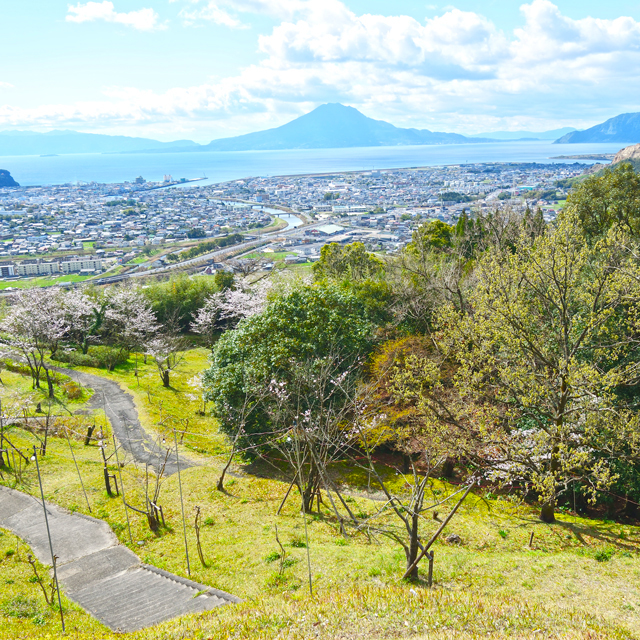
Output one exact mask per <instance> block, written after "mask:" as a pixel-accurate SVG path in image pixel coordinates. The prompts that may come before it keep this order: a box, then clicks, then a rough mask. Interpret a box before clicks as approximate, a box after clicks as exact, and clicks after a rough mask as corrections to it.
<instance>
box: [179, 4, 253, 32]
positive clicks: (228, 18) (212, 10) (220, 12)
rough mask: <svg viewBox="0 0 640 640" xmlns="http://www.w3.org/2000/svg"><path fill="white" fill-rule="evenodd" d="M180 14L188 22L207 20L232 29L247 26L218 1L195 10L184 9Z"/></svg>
mask: <svg viewBox="0 0 640 640" xmlns="http://www.w3.org/2000/svg"><path fill="white" fill-rule="evenodd" d="M180 15H181V16H182V18H183V19H184V21H185V22H186V23H187V24H194V23H197V22H201V21H203V20H205V21H208V22H213V23H215V24H219V25H222V26H224V27H230V28H231V29H243V28H246V25H244V24H243V23H242V22H241V21H240V20H239V19H238V18H236V17H234V16H232V15H231V14H230V13H229V12H228V11H226V10H225V9H222V8H221V7H220V6H219V5H218V3H216V2H209V3H208V4H207V5H206V6H205V7H203V8H201V9H197V10H194V11H187V10H186V9H183V10H182V11H181V12H180Z"/></svg>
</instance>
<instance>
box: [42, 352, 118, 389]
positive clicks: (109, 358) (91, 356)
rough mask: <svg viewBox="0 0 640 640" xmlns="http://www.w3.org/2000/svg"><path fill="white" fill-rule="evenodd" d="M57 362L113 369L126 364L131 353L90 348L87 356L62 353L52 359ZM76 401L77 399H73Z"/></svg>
mask: <svg viewBox="0 0 640 640" xmlns="http://www.w3.org/2000/svg"><path fill="white" fill-rule="evenodd" d="M52 359H53V360H56V361H57V362H65V363H68V364H70V365H73V366H75V367H95V368H96V369H108V370H109V371H113V369H114V368H115V367H116V366H118V365H119V364H125V363H126V362H127V360H128V359H129V352H128V351H127V350H126V349H121V348H119V347H102V346H96V347H89V352H88V353H87V354H84V353H82V352H81V351H60V352H59V353H56V354H55V356H54V357H53V358H52ZM69 399H70V400H75V399H77V398H71V397H70V396H69Z"/></svg>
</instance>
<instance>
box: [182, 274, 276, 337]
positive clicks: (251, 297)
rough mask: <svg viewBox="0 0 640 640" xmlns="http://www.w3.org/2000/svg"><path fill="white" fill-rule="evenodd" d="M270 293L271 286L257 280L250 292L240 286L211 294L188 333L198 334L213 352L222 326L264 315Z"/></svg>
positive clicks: (268, 282)
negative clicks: (190, 331) (260, 314)
mask: <svg viewBox="0 0 640 640" xmlns="http://www.w3.org/2000/svg"><path fill="white" fill-rule="evenodd" d="M270 289H271V282H270V281H267V280H261V281H260V282H259V283H258V284H256V285H255V286H253V287H251V288H250V287H249V286H248V285H246V284H244V283H241V284H240V285H239V287H238V288H236V289H225V290H224V291H219V292H218V293H214V294H213V295H211V296H209V297H208V298H207V300H206V302H205V304H204V306H203V307H202V308H201V309H200V310H199V311H198V314H197V316H196V319H195V322H194V323H193V324H192V325H191V330H192V331H195V332H196V333H199V334H200V335H201V336H202V337H203V339H204V340H205V343H206V344H207V346H208V347H210V348H213V345H214V343H215V339H216V336H217V335H218V333H219V332H220V329H221V327H222V326H224V325H227V326H229V325H231V326H235V325H236V324H237V323H238V322H240V320H243V319H244V318H250V317H251V316H254V315H257V314H259V313H262V312H263V311H264V309H265V307H266V305H267V296H268V293H269V290H270Z"/></svg>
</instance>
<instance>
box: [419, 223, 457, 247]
mask: <svg viewBox="0 0 640 640" xmlns="http://www.w3.org/2000/svg"><path fill="white" fill-rule="evenodd" d="M453 234H454V228H453V227H451V226H449V225H448V224H447V223H446V222H442V221H441V220H432V221H431V222H427V223H426V224H421V225H420V226H419V227H418V228H417V229H416V230H415V231H414V232H413V234H412V235H411V242H410V244H409V250H414V251H423V252H424V251H425V250H426V249H427V248H429V249H446V248H449V247H451V246H452V238H453Z"/></svg>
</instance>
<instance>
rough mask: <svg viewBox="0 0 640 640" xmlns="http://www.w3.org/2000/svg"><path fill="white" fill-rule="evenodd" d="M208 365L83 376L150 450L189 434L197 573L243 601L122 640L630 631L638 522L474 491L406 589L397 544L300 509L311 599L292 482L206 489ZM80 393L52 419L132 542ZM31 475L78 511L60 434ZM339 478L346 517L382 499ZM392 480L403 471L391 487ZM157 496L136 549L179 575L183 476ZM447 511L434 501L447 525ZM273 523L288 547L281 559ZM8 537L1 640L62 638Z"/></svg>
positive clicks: (126, 472)
mask: <svg viewBox="0 0 640 640" xmlns="http://www.w3.org/2000/svg"><path fill="white" fill-rule="evenodd" d="M206 364H207V352H206V351H205V350H203V349H196V350H193V351H190V352H189V353H188V357H187V358H186V360H185V363H184V367H183V370H182V372H180V373H179V374H177V375H175V376H174V377H173V380H172V388H171V389H165V388H163V387H162V385H161V384H160V378H159V376H158V375H157V372H156V371H155V370H154V365H153V363H151V362H150V363H148V364H146V365H145V364H141V363H138V365H139V366H138V376H137V377H136V376H135V375H134V374H135V369H136V367H135V362H134V361H133V360H130V361H129V363H128V364H127V365H126V366H124V367H121V368H120V369H119V370H118V371H116V372H114V373H106V372H105V371H100V370H95V369H86V370H87V371H90V372H92V373H97V374H99V375H103V376H105V377H110V378H112V379H114V380H116V381H118V382H119V384H120V385H121V386H122V387H123V388H126V389H127V390H129V391H130V392H131V393H132V394H133V397H134V399H135V402H136V405H137V407H138V410H139V412H140V417H141V421H142V423H143V424H144V425H145V427H146V428H147V430H148V431H149V432H151V433H155V434H157V437H158V439H159V441H161V438H162V437H163V436H164V437H165V438H166V439H167V442H169V441H170V437H171V438H172V433H173V432H172V429H173V428H174V427H175V428H176V429H177V430H181V429H184V428H186V429H187V431H186V434H185V437H184V444H183V445H182V446H181V455H182V456H184V457H189V458H190V459H191V460H192V461H194V462H196V463H198V464H197V465H196V466H193V467H191V468H189V469H186V470H184V471H183V473H182V482H183V490H184V496H185V510H186V514H187V518H186V519H187V532H188V544H189V551H190V557H191V569H192V571H191V574H192V578H193V579H194V580H196V581H198V582H202V583H205V584H208V585H211V586H214V587H217V588H220V589H223V590H225V591H228V592H231V593H233V594H235V595H237V596H239V597H241V598H243V600H245V602H244V603H243V604H242V605H237V606H227V607H223V608H221V609H219V610H218V611H215V612H211V613H209V614H206V615H201V616H198V617H192V618H184V619H181V620H177V621H173V622H169V623H166V624H163V625H160V626H159V627H157V628H154V629H150V630H146V631H144V632H140V633H139V634H131V637H132V638H145V639H147V638H148V639H150V638H176V639H177V638H215V639H218V638H220V639H222V638H326V639H329V638H345V639H346V638H380V639H381V638H400V637H402V638H407V637H416V638H438V639H440V638H465V639H468V638H476V637H495V638H507V637H508V638H584V639H587V638H590V639H594V638H616V639H617V638H620V639H622V638H631V637H640V635H639V634H640V580H639V579H638V578H639V577H640V564H639V558H638V551H639V550H640V528H638V527H636V526H632V525H628V524H625V525H620V524H616V523H612V522H607V521H602V520H590V519H586V518H582V517H578V516H576V515H574V514H571V513H564V514H561V515H560V519H559V521H558V522H557V523H556V524H554V525H546V524H543V523H541V522H540V521H539V520H538V519H537V510H536V508H535V506H533V505H531V506H530V505H527V504H521V503H520V502H519V501H518V500H517V499H515V498H511V497H509V496H502V497H497V496H494V495H491V494H490V493H488V492H487V491H486V490H478V492H477V493H476V494H472V495H471V496H469V498H468V499H467V501H466V502H465V504H464V505H463V506H462V508H461V510H460V512H459V515H457V516H456V517H455V519H454V520H453V521H452V523H451V524H450V525H449V527H448V528H447V530H446V533H456V534H458V535H459V536H460V538H461V539H462V544H460V545H456V544H448V543H447V542H446V541H444V540H441V541H440V542H438V543H436V546H435V558H436V560H435V588H434V589H432V590H429V589H427V588H425V586H424V585H422V584H416V585H411V584H407V583H404V582H402V581H401V580H400V578H401V576H402V573H403V568H404V554H403V552H402V549H401V547H399V546H398V545H396V544H394V543H392V542H390V541H389V540H387V539H386V538H377V537H375V536H371V537H368V536H367V535H366V534H365V533H364V532H360V533H358V534H355V535H350V536H348V537H347V538H345V537H343V536H342V535H341V534H340V531H339V527H338V525H337V523H336V522H335V520H334V518H333V516H332V514H331V512H330V511H329V509H326V508H325V507H321V509H320V511H319V512H314V513H311V514H309V516H308V518H307V525H308V530H309V541H310V544H309V553H310V559H311V575H312V580H313V589H314V593H313V595H310V594H309V586H308V575H307V574H308V567H307V549H306V547H305V542H304V541H305V537H304V521H303V516H302V515H301V513H300V510H299V499H298V498H297V496H296V495H293V494H292V496H291V498H290V499H289V500H288V501H287V503H286V505H285V507H284V509H283V511H282V513H281V515H280V516H276V511H277V509H278V506H279V504H280V502H281V500H282V498H283V496H284V494H285V492H286V489H287V486H288V484H287V482H286V481H285V479H284V478H283V479H280V478H279V477H278V475H274V474H273V473H272V472H271V471H270V469H269V468H268V467H267V466H265V465H253V466H251V467H246V466H243V465H242V464H241V462H240V461H237V464H236V465H235V466H234V467H233V475H232V476H231V477H229V479H228V482H227V486H226V489H227V490H226V492H220V491H217V490H216V488H215V484H216V481H217V478H218V474H219V471H220V468H221V465H222V461H223V460H224V457H225V455H226V454H227V446H226V444H225V442H224V439H223V438H222V437H221V435H220V434H219V433H218V430H217V425H216V422H215V420H214V419H213V418H211V417H209V416H202V415H199V413H198V412H199V411H201V409H202V404H201V401H200V398H199V389H198V384H197V379H196V376H197V374H198V373H199V372H200V371H201V370H202V369H203V368H204V367H205V366H206ZM2 378H3V382H4V385H5V386H3V387H1V388H0V396H2V398H3V401H4V402H5V403H8V402H9V401H10V396H11V394H13V395H12V396H11V398H12V399H11V402H14V403H16V402H17V399H18V397H21V398H24V397H26V396H27V395H28V394H30V393H32V392H31V390H30V381H29V380H28V379H26V378H23V377H21V376H20V375H19V374H16V373H10V372H3V373H2ZM63 382H64V381H63ZM60 395H61V396H62V390H60ZM36 400H37V397H35V396H34V397H33V398H30V399H28V400H27V402H28V403H30V404H31V405H33V404H35V402H36ZM88 400H89V396H88V394H87V395H85V396H83V397H82V398H79V399H78V400H76V401H75V403H71V402H68V401H65V404H66V405H67V406H68V408H69V409H70V410H71V412H72V413H74V414H75V415H73V416H69V412H68V411H67V412H66V417H64V418H61V419H60V421H61V426H62V425H63V424H67V426H69V428H70V429H71V435H72V438H71V446H72V447H73V450H74V453H75V456H76V459H77V460H78V464H79V467H80V470H81V474H82V477H83V480H84V483H85V485H86V487H87V490H88V497H89V501H90V504H91V507H92V511H93V515H94V516H96V517H99V518H102V519H104V520H106V521H107V522H108V523H109V524H110V525H111V526H112V528H113V529H114V531H115V532H116V534H117V535H118V537H119V538H120V540H121V541H122V542H123V543H124V544H129V536H128V531H127V526H126V519H125V514H124V510H123V506H122V502H121V499H119V498H109V497H108V496H107V494H106V492H105V489H104V484H103V480H102V462H101V456H100V452H99V450H98V449H97V447H96V446H95V445H93V444H92V445H90V446H86V447H85V446H84V444H83V442H82V435H83V434H84V431H85V428H86V426H87V425H88V424H91V423H92V422H93V420H94V419H97V420H98V421H99V422H101V423H102V424H103V428H104V429H105V436H106V435H108V428H107V427H106V426H105V425H104V418H103V416H102V415H101V410H100V408H99V405H98V407H95V406H94V407H93V408H91V407H90V405H88V404H87V402H88ZM78 411H83V412H85V413H82V414H79V413H77V412H78ZM87 411H92V412H93V414H87V413H86V412H87ZM60 413H63V412H62V411H61V412H60ZM187 420H188V424H187V423H186V421H187ZM74 432H75V434H77V435H74ZM9 437H10V438H11V439H12V442H14V443H15V444H16V445H17V446H19V447H20V448H23V449H26V448H28V447H30V446H32V444H34V443H35V442H36V441H37V440H36V436H34V435H33V434H32V433H29V432H27V431H25V430H24V429H23V428H21V427H18V426H15V427H11V428H10V431H9ZM178 437H180V436H178ZM111 449H112V447H111ZM41 468H42V471H43V479H44V487H45V494H46V497H47V499H50V500H52V501H54V502H56V503H58V504H60V505H62V506H65V507H67V508H69V509H71V510H77V511H80V512H84V513H87V512H88V510H87V506H86V503H85V502H84V496H83V494H82V491H81V487H80V482H79V479H78V476H77V472H76V470H75V467H74V466H73V463H72V461H71V456H70V452H69V443H68V442H67V440H66V438H64V437H53V438H51V440H50V445H49V447H48V451H47V455H46V457H45V458H44V459H43V460H42V462H41ZM122 472H123V480H124V485H125V488H126V490H127V494H128V501H130V502H131V503H132V504H134V505H136V504H141V502H142V500H143V499H144V490H143V487H144V483H145V480H146V478H145V470H144V468H141V467H136V465H134V464H133V463H132V461H131V460H126V464H125V466H124V468H123V469H122ZM340 472H342V476H341V479H342V480H343V482H344V483H345V484H347V486H346V492H347V493H348V494H349V498H348V499H349V500H350V501H351V507H352V508H353V509H354V510H355V511H357V512H360V513H368V514H372V513H373V512H374V511H375V510H377V509H378V508H379V505H380V503H379V502H377V501H375V500H372V499H369V498H368V497H366V496H367V495H368V494H367V491H366V484H365V483H364V479H363V478H360V477H358V475H357V474H354V473H349V470H348V469H342V470H340V469H337V470H336V473H338V474H340ZM402 481H403V478H402V477H401V476H399V477H398V478H397V482H398V483H401V482H402ZM4 483H5V484H9V485H12V484H15V478H14V477H13V476H12V474H11V473H8V472H6V471H5V472H4ZM20 488H21V489H22V490H23V491H30V492H32V493H33V492H35V491H36V490H37V485H36V483H35V476H34V469H33V467H32V466H29V467H27V470H26V471H25V472H24V474H23V483H22V484H21V485H20ZM454 488H455V487H453V486H451V485H448V484H443V483H441V482H439V481H434V483H433V486H432V490H433V491H434V492H438V496H439V497H440V498H441V497H442V496H443V495H446V494H447V493H448V492H451V491H453V489H454ZM373 497H375V496H373ZM159 502H160V504H161V505H162V506H163V509H164V512H165V517H166V520H167V528H166V529H161V530H160V532H158V533H157V534H154V533H152V532H151V531H150V530H149V528H148V526H147V524H146V521H143V518H142V517H141V516H140V515H139V514H132V517H131V526H132V537H133V542H134V544H133V546H132V547H131V548H132V549H133V550H134V551H135V552H136V553H137V554H138V555H139V556H140V557H141V558H142V560H143V561H144V562H148V563H150V564H154V565H155V566H158V567H160V568H163V569H166V570H169V571H172V572H175V573H178V574H180V575H185V576H186V563H185V555H184V545H183V543H182V520H181V515H180V502H179V493H178V478H177V476H175V475H174V476H171V477H170V478H168V479H166V480H164V482H163V484H162V488H161V493H160V500H159ZM196 506H199V507H200V508H201V509H202V515H203V521H204V526H203V531H202V543H203V551H204V556H205V560H206V562H207V566H202V565H201V563H200V562H199V560H198V557H197V553H196V540H195V531H194V526H193V520H194V514H195V507H196ZM447 510H448V509H447V507H446V505H443V507H442V508H441V509H440V511H441V513H440V517H441V518H442V517H443V516H444V515H446V513H447ZM276 525H277V527H278V534H279V538H280V541H281V542H282V544H283V546H284V549H285V553H286V558H285V562H284V563H283V564H282V565H281V563H280V559H279V558H278V554H279V553H280V547H279V545H278V543H277V542H276V538H275V527H276ZM437 525H438V523H437V522H434V521H428V520H425V522H424V524H423V535H424V536H425V537H427V536H428V535H430V534H431V533H432V532H433V531H434V530H435V528H436V526H437ZM532 533H533V534H534V539H533V544H532V546H531V547H529V540H530V536H531V534H532ZM138 542H142V545H139V544H138ZM16 544H17V542H16V538H15V536H11V535H9V534H5V535H4V536H0V585H2V587H3V588H2V589H1V590H0V638H45V637H52V638H53V637H58V635H57V634H58V633H59V626H57V625H59V622H58V621H57V618H56V615H55V613H56V612H55V611H51V610H50V609H48V608H47V607H46V606H45V604H44V599H43V596H42V594H41V592H39V587H38V585H37V584H35V583H32V582H29V577H30V575H31V573H30V572H31V567H30V566H29V565H28V564H26V563H25V562H24V557H25V555H24V554H25V552H26V551H25V549H24V546H22V545H21V548H22V551H19V553H16V552H15V548H16ZM130 546H131V545H130ZM7 552H9V553H8V554H7ZM11 552H13V553H11ZM15 598H23V599H25V600H26V601H27V604H24V603H21V602H18V601H15ZM12 602H13V604H12ZM29 603H30V604H29ZM65 606H66V607H68V608H69V610H68V619H69V621H70V622H69V626H70V628H72V629H74V631H73V632H72V634H71V635H72V637H78V638H84V637H86V638H111V637H114V638H115V635H114V634H111V633H109V632H108V631H106V630H104V629H103V628H102V627H101V626H100V625H99V624H98V623H97V622H95V621H93V620H92V619H91V618H90V617H89V616H88V615H87V614H85V613H83V612H81V611H80V610H78V609H77V608H75V607H74V606H73V605H71V604H70V603H67V604H66V605H65ZM23 609H24V610H25V611H26V612H27V613H26V614H25V615H24V617H19V615H18V613H17V612H19V611H22V610H23ZM20 615H22V614H20ZM75 629H77V631H76V630H75ZM47 634H50V635H48V636H47ZM118 637H122V636H118Z"/></svg>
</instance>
